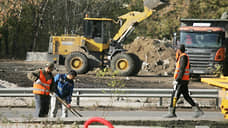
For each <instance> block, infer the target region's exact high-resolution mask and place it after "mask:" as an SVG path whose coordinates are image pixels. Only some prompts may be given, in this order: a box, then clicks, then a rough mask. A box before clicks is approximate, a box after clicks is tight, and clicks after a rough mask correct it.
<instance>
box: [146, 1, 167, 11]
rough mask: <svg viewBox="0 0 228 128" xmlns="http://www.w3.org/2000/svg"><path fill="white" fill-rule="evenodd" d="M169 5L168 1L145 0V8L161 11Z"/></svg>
mask: <svg viewBox="0 0 228 128" xmlns="http://www.w3.org/2000/svg"><path fill="white" fill-rule="evenodd" d="M167 4H168V0H144V7H147V8H149V9H160V8H162V7H164V5H167Z"/></svg>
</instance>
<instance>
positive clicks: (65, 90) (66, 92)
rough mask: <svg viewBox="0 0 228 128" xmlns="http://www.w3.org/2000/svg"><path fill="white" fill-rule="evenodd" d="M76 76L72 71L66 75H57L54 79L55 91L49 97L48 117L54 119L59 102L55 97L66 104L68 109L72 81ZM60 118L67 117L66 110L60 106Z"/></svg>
mask: <svg viewBox="0 0 228 128" xmlns="http://www.w3.org/2000/svg"><path fill="white" fill-rule="evenodd" d="M76 76H77V73H76V72H75V71H74V70H71V71H70V72H68V73H67V74H57V75H56V76H55V78H54V81H55V82H56V86H57V87H56V88H57V89H56V91H55V93H54V94H52V96H51V113H50V117H56V114H57V110H58V105H59V104H60V102H59V101H58V100H57V99H56V95H57V96H58V97H60V98H61V99H62V100H63V101H65V102H66V103H67V107H68V108H70V107H71V106H70V103H71V100H72V99H71V97H72V93H73V88H74V81H73V79H74V78H75V77H76ZM61 106H62V118H65V117H68V111H67V108H66V107H65V106H64V105H63V104H62V105H61Z"/></svg>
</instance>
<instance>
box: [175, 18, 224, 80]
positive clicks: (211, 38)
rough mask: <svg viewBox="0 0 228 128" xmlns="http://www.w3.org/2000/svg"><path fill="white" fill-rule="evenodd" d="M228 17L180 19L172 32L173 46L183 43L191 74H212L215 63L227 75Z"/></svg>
mask: <svg viewBox="0 0 228 128" xmlns="http://www.w3.org/2000/svg"><path fill="white" fill-rule="evenodd" d="M227 39H228V19H181V26H180V28H179V32H178V33H177V34H174V44H173V45H174V47H176V46H177V45H178V44H184V45H185V47H186V53H187V54H188V55H189V60H190V66H191V70H190V73H191V75H192V76H199V75H205V74H213V72H214V70H215V69H216V65H221V66H222V67H224V70H223V74H224V75H228V69H226V68H225V67H227V66H224V65H225V64H228V58H227V57H228V52H227V48H228V42H227V41H228V40H227Z"/></svg>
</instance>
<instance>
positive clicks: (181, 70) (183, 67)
mask: <svg viewBox="0 0 228 128" xmlns="http://www.w3.org/2000/svg"><path fill="white" fill-rule="evenodd" d="M179 50H180V56H179V58H177V59H178V60H177V62H176V69H175V73H174V79H175V80H174V81H173V92H172V98H171V104H170V107H169V113H168V114H167V115H165V116H164V117H166V118H173V117H177V116H176V113H175V110H176V103H177V101H178V99H179V97H180V95H181V94H183V96H184V99H185V100H186V101H187V102H188V103H189V104H191V105H192V107H193V109H194V110H195V114H194V116H193V117H194V118H198V117H200V116H202V115H203V111H201V110H200V108H199V106H198V104H196V103H195V102H194V101H193V99H192V98H191V97H190V95H189V90H188V83H189V69H190V65H189V57H188V55H187V54H186V53H185V46H184V45H182V44H181V45H180V46H179Z"/></svg>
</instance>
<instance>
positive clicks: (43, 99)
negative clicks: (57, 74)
mask: <svg viewBox="0 0 228 128" xmlns="http://www.w3.org/2000/svg"><path fill="white" fill-rule="evenodd" d="M54 68H55V67H54V63H48V64H46V67H45V68H44V69H39V70H36V71H34V72H30V73H28V74H27V77H28V79H30V80H32V81H33V82H34V83H33V94H35V105H36V116H37V117H47V116H48V111H49V104H50V96H49V94H50V91H51V90H52V88H53V87H55V85H54V82H53V75H52V71H53V70H54Z"/></svg>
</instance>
